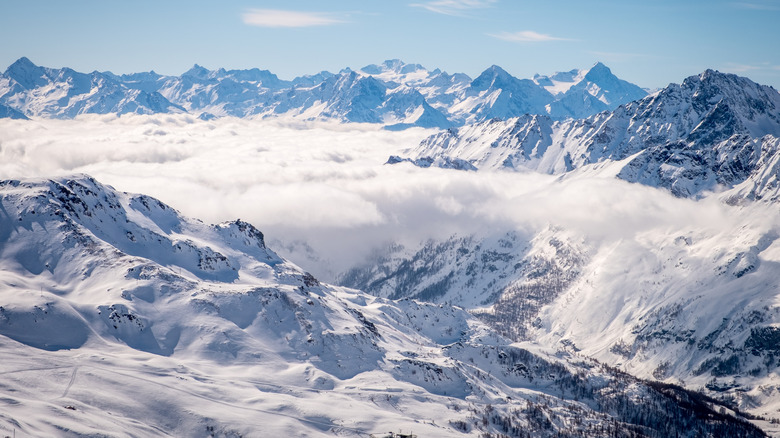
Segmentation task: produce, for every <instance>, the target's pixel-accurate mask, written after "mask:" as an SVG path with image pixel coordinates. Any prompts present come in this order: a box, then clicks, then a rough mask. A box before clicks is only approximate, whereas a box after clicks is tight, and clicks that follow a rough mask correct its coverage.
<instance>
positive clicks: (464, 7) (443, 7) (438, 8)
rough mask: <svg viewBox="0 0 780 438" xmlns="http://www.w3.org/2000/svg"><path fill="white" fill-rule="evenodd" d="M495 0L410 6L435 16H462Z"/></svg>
mask: <svg viewBox="0 0 780 438" xmlns="http://www.w3.org/2000/svg"><path fill="white" fill-rule="evenodd" d="M494 3H496V0H436V1H430V2H426V3H412V4H411V5H410V6H413V7H418V8H424V9H427V10H429V11H431V12H436V13H437V14H445V15H462V14H464V13H465V12H466V11H469V10H471V9H480V8H487V7H489V6H490V5H492V4H494Z"/></svg>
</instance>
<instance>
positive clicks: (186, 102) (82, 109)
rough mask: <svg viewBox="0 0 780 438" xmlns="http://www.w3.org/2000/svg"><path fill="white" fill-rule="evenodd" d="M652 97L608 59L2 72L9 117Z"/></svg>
mask: <svg viewBox="0 0 780 438" xmlns="http://www.w3.org/2000/svg"><path fill="white" fill-rule="evenodd" d="M646 94H647V92H646V91H644V90H643V89H641V88H639V87H638V86H636V85H633V84H630V83H628V82H626V81H623V80H621V79H618V78H617V77H616V76H615V75H614V74H612V72H611V71H610V70H609V68H607V67H606V66H605V65H603V64H601V63H597V64H596V65H594V66H593V67H592V68H590V69H587V70H572V71H570V72H567V73H558V74H555V75H552V76H549V77H548V76H539V75H537V76H536V77H534V78H533V79H517V78H515V77H514V76H512V75H510V74H509V73H507V72H506V71H505V70H503V69H502V68H500V67H498V66H492V67H490V68H488V69H487V70H485V71H484V72H483V73H482V74H481V75H479V76H478V77H477V78H476V79H473V80H472V79H471V78H470V77H468V76H467V75H465V74H460V73H458V74H453V75H450V74H448V73H446V72H443V71H441V70H439V69H435V70H432V71H429V70H427V69H425V68H424V67H422V66H421V65H419V64H406V63H403V62H401V61H400V60H389V61H385V62H384V63H382V64H379V65H368V66H365V67H363V68H362V69H360V70H357V71H353V70H351V69H348V68H347V69H344V70H342V71H340V72H338V73H330V72H326V71H323V72H320V73H317V74H314V75H306V76H302V77H297V78H295V79H293V80H289V81H287V80H281V79H279V78H278V77H277V76H276V75H274V74H273V73H271V72H269V71H267V70H259V69H257V68H254V69H249V70H225V69H218V70H208V69H206V68H204V67H201V66H198V65H195V66H193V67H192V68H191V69H190V70H188V71H186V72H184V73H183V74H182V75H180V76H165V75H159V74H157V73H155V72H154V71H151V72H146V73H134V74H124V75H116V74H113V73H111V72H97V71H94V72H92V73H79V72H76V71H74V70H72V69H69V68H62V69H53V68H46V67H40V66H37V65H35V64H34V63H32V62H31V61H30V60H29V59H27V58H20V59H19V60H17V61H16V62H14V63H13V64H12V65H11V66H9V67H8V68H7V69H6V71H5V72H3V73H2V74H1V75H0V117H17V118H18V117H21V116H24V117H28V118H36V117H52V118H72V117H75V116H77V115H79V114H119V115H121V114H126V113H137V114H157V113H182V112H187V113H190V114H193V115H196V116H199V117H201V118H211V117H218V116H234V117H253V116H259V117H282V116H286V117H293V118H296V119H302V120H337V121H341V122H359V123H377V124H383V125H385V126H387V127H388V128H390V129H403V128H406V127H411V126H420V127H426V128H447V127H450V126H458V125H462V124H463V123H467V122H468V123H471V122H479V121H483V120H487V119H491V118H494V117H499V118H509V117H515V116H520V115H523V114H526V113H531V114H544V115H548V116H550V117H552V118H554V119H564V118H568V117H574V118H581V117H586V116H589V115H592V114H595V113H597V112H600V111H605V110H611V109H614V108H616V107H617V106H619V105H621V104H623V103H627V102H630V101H632V100H635V99H639V98H641V97H644V96H645V95H646ZM6 107H7V109H6Z"/></svg>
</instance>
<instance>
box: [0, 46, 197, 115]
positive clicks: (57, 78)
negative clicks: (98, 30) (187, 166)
mask: <svg viewBox="0 0 780 438" xmlns="http://www.w3.org/2000/svg"><path fill="white" fill-rule="evenodd" d="M0 104H2V105H5V106H8V107H11V108H13V109H15V110H17V111H19V112H21V113H23V114H24V115H26V116H37V117H59V118H72V117H75V116H77V115H79V114H108V113H114V114H126V113H136V114H153V113H161V112H162V113H176V112H181V111H183V108H181V107H180V106H178V105H176V104H174V103H171V102H170V101H169V100H167V99H166V98H165V97H163V96H162V95H161V94H160V93H158V92H156V91H144V90H141V89H132V88H129V87H127V86H126V85H124V84H123V83H122V82H118V81H116V80H115V77H112V75H109V74H104V73H99V72H92V73H89V74H85V73H79V72H76V71H74V70H72V69H69V68H62V69H51V68H44V67H39V66H37V65H35V64H33V63H32V62H31V61H30V60H29V59H27V58H20V59H19V60H18V61H16V62H14V63H13V64H11V66H9V67H8V69H6V71H5V72H4V73H3V74H2V76H0Z"/></svg>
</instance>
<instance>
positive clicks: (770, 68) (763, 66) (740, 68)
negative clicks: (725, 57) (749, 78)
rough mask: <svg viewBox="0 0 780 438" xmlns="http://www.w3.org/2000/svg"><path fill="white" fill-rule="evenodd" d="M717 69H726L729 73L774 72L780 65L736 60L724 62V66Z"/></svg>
mask: <svg viewBox="0 0 780 438" xmlns="http://www.w3.org/2000/svg"><path fill="white" fill-rule="evenodd" d="M718 70H723V71H727V72H730V73H737V74H742V73H750V72H763V73H767V72H771V73H774V72H776V71H778V70H780V65H772V64H770V63H768V62H763V63H758V64H740V63H737V62H729V63H726V64H725V65H724V66H722V67H720V68H718Z"/></svg>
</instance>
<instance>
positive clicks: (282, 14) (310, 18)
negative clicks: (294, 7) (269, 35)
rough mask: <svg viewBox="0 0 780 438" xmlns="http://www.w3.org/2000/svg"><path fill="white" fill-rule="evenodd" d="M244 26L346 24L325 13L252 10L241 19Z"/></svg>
mask: <svg viewBox="0 0 780 438" xmlns="http://www.w3.org/2000/svg"><path fill="white" fill-rule="evenodd" d="M241 18H242V19H243V21H244V24H248V25H250V26H258V27H312V26H330V25H334V24H341V23H344V21H343V20H339V19H337V18H334V17H333V16H332V15H331V14H326V13H324V12H301V11H284V10H279V9H251V10H249V11H247V12H245V13H244V15H243V16H242V17H241Z"/></svg>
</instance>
